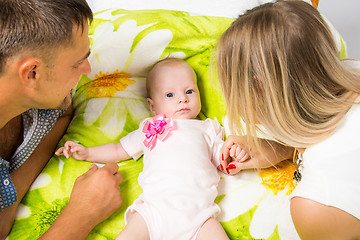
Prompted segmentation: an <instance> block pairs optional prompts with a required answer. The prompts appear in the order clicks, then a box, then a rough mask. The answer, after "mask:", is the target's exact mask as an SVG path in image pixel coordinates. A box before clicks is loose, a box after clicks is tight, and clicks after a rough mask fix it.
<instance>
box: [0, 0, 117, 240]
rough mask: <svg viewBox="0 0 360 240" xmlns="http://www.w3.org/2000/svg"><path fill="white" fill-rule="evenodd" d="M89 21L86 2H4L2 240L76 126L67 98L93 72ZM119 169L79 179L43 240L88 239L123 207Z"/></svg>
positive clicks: (93, 171)
mask: <svg viewBox="0 0 360 240" xmlns="http://www.w3.org/2000/svg"><path fill="white" fill-rule="evenodd" d="M88 20H89V21H91V20H92V12H91V10H90V8H89V6H88V5H87V3H86V1H85V0H1V1H0V156H1V158H0V223H1V224H0V239H4V238H5V237H6V236H7V234H8V233H9V231H10V230H11V226H12V224H13V221H14V218H15V212H16V208H17V206H18V205H19V203H20V201H21V199H22V198H23V197H24V195H25V193H26V192H27V191H28V189H29V187H30V185H31V184H32V182H33V181H34V180H35V178H36V177H37V176H38V174H39V173H40V172H41V170H42V169H43V167H44V166H45V165H46V163H47V162H48V160H49V158H50V157H51V156H52V154H53V151H54V149H55V147H56V144H57V142H58V141H59V139H60V138H61V137H62V135H63V133H64V132H65V130H66V127H67V125H68V124H69V122H70V120H71V117H72V109H71V96H70V91H71V89H72V88H73V87H74V86H75V85H76V83H77V81H78V79H79V77H80V75H82V74H88V73H89V72H90V70H91V69H90V65H89V62H88V60H87V57H88V56H89V54H90V51H89V47H90V42H89V39H88V23H87V22H88ZM41 109H51V110H41ZM55 109H60V110H55ZM64 109H67V111H66V112H65V110H64ZM64 112H65V113H64ZM117 170H118V166H117V165H116V164H108V165H106V166H104V167H103V168H101V169H98V168H97V167H96V166H95V165H93V166H92V167H91V168H90V170H89V171H88V172H86V173H85V174H84V175H82V176H80V177H79V178H78V179H77V180H76V181H75V184H74V188H73V191H72V193H71V196H70V200H69V203H68V205H67V206H66V207H65V209H64V210H63V212H62V213H61V214H60V215H59V217H58V219H57V220H56V221H55V222H54V224H53V225H52V226H51V227H50V228H49V230H48V231H47V232H46V233H45V234H44V235H43V236H42V237H41V239H72V238H76V239H84V238H85V237H86V236H87V235H88V233H89V232H90V231H91V230H92V228H93V227H94V226H95V225H96V224H98V223H99V222H101V221H103V220H104V219H106V218H107V217H109V216H110V215H111V214H112V213H113V212H114V211H115V210H116V209H117V208H118V207H119V206H120V205H121V203H122V199H121V195H120V190H119V183H120V181H121V175H120V174H119V173H117Z"/></svg>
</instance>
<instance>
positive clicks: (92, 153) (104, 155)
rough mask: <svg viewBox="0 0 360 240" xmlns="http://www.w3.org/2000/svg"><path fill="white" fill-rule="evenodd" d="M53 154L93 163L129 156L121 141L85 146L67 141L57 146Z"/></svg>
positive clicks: (115, 160) (118, 159)
mask: <svg viewBox="0 0 360 240" xmlns="http://www.w3.org/2000/svg"><path fill="white" fill-rule="evenodd" d="M55 154H56V155H64V156H65V157H66V158H69V157H73V158H75V159H77V160H87V161H89V162H95V163H108V162H119V161H122V160H126V159H129V158H130V156H129V155H128V154H127V152H126V151H125V149H124V148H123V147H122V145H121V143H108V144H104V145H100V146H96V147H88V148H86V147H84V146H82V145H81V144H78V143H75V142H72V141H67V142H66V143H65V144H64V147H61V148H59V149H58V150H57V151H56V152H55Z"/></svg>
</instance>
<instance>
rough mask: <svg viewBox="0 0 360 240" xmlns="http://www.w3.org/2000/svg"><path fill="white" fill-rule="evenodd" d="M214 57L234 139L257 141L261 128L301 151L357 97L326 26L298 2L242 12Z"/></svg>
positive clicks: (358, 80) (357, 83)
mask: <svg viewBox="0 0 360 240" xmlns="http://www.w3.org/2000/svg"><path fill="white" fill-rule="evenodd" d="M217 54H218V56H217V68H218V72H219V80H220V84H221V87H222V90H223V92H224V97H225V100H226V104H227V106H228V114H229V126H230V129H231V130H232V132H233V133H234V134H245V133H246V134H247V135H248V136H253V137H254V136H256V135H257V132H264V131H263V130H262V129H263V128H262V127H260V126H261V125H262V126H263V127H264V128H265V129H266V131H267V132H268V133H269V134H270V135H271V136H272V137H273V138H274V139H276V140H277V141H279V142H280V143H282V144H284V145H288V146H292V147H302V148H303V147H305V148H306V147H308V146H310V145H313V144H315V143H318V142H320V141H321V140H323V139H324V138H326V137H328V136H329V135H330V134H331V133H332V132H333V131H334V130H335V128H336V127H337V125H338V124H339V122H340V121H341V120H342V119H343V117H344V116H345V114H346V112H347V111H348V110H349V109H350V107H351V106H352V105H353V104H354V103H355V100H356V98H357V97H358V96H359V93H360V73H359V71H357V72H355V71H354V70H350V69H349V68H347V67H346V65H345V64H344V63H343V62H341V60H340V59H339V56H338V50H337V48H336V45H335V43H334V40H333V38H332V34H331V32H330V30H329V28H328V26H327V24H326V23H325V21H324V20H323V18H322V17H321V15H320V14H319V12H318V11H317V10H316V9H315V8H313V7H312V6H311V5H310V4H308V3H306V2H303V1H278V2H275V3H267V4H264V5H261V6H258V7H255V8H254V9H252V10H249V11H247V12H246V13H245V14H244V15H242V16H239V18H238V19H237V20H235V21H234V22H233V24H232V25H231V26H230V28H229V29H227V31H226V32H225V33H224V34H223V36H222V37H221V39H220V41H219V44H218V52H217ZM240 118H241V119H242V120H243V121H244V122H245V126H243V125H242V124H241V121H240ZM251 139H253V138H251ZM255 143H256V146H260V144H259V142H258V141H257V140H255Z"/></svg>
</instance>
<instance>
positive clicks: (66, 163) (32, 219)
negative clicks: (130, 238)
mask: <svg viewBox="0 0 360 240" xmlns="http://www.w3.org/2000/svg"><path fill="white" fill-rule="evenodd" d="M233 20H234V19H233V18H227V17H215V16H198V15H194V14H190V13H189V12H184V11H175V10H123V9H117V10H111V9H110V10H103V11H100V12H98V13H96V14H95V19H94V21H93V23H92V25H91V26H90V32H89V37H90V40H91V45H92V53H91V56H90V57H89V61H90V64H91V67H92V72H91V73H90V74H89V75H87V76H82V77H81V79H80V81H79V83H78V85H77V86H76V88H74V90H73V106H74V109H75V116H74V118H73V120H72V122H71V124H70V125H69V128H68V130H67V132H66V134H65V135H64V137H63V138H62V140H61V141H60V142H59V145H58V147H60V146H62V145H63V144H64V143H65V141H67V140H75V141H77V142H80V143H82V144H83V145H85V146H96V145H100V144H104V143H108V142H118V141H119V139H120V138H122V137H123V136H125V135H126V134H127V133H129V132H131V131H133V130H135V129H137V128H138V126H139V123H140V121H141V120H142V119H143V118H145V117H148V116H150V113H149V110H148V108H147V104H146V98H145V97H146V90H145V77H146V74H147V71H148V69H149V67H150V66H151V65H152V64H153V63H155V62H156V61H158V60H159V59H161V58H164V57H166V56H169V55H170V56H174V57H179V58H183V59H184V60H185V61H187V62H188V63H189V64H190V65H191V66H192V67H193V68H194V70H195V72H196V74H197V77H198V85H199V90H200V93H201V101H202V110H201V113H200V115H199V118H200V119H205V118H212V119H217V120H218V121H219V122H220V123H222V121H223V119H224V117H225V103H224V100H223V97H222V95H221V91H220V88H219V87H218V84H217V82H216V81H215V80H216V74H215V73H213V71H212V68H211V64H212V57H213V56H212V54H213V51H212V50H213V48H214V46H215V45H216V42H217V40H218V38H219V37H220V35H221V34H222V33H223V32H224V31H225V30H226V29H227V27H228V26H229V25H230V24H231V23H232V21H233ZM90 165H91V163H90V162H86V161H76V160H74V159H72V158H69V159H66V158H64V157H63V156H61V157H58V156H53V157H52V158H51V159H50V161H49V163H48V164H47V166H46V167H45V168H44V170H43V171H42V173H41V174H40V175H39V177H38V178H37V179H36V181H35V182H34V184H33V185H32V186H31V189H30V190H29V192H28V193H27V194H26V196H25V197H24V199H23V200H22V202H21V205H20V207H19V209H18V213H17V216H16V219H15V223H14V226H13V229H12V231H11V233H10V235H9V236H8V239H9V240H12V239H16V240H21V239H37V238H38V237H39V236H40V235H41V234H42V233H44V232H45V231H46V230H47V229H48V227H49V226H50V225H51V224H52V223H53V222H54V221H55V219H56V217H57V216H58V214H59V213H60V212H61V210H62V209H63V208H64V207H65V206H66V204H67V202H68V200H69V196H70V193H71V190H72V187H73V184H74V181H75V179H76V178H77V177H78V176H80V175H81V174H83V173H84V172H86V171H87V170H88V169H89V167H90ZM119 166H120V167H119V172H121V173H122V174H123V176H124V181H123V182H122V183H121V186H120V188H121V192H122V196H123V204H122V206H121V207H120V208H119V209H118V210H117V211H116V212H115V213H114V214H113V215H112V216H111V217H110V218H108V219H107V220H105V221H104V222H102V223H100V224H98V225H97V226H96V227H95V228H94V229H93V231H92V232H91V233H90V235H89V236H88V238H87V239H115V237H116V236H117V235H118V233H119V232H120V231H121V230H122V229H123V228H124V213H125V210H126V209H127V207H128V206H129V205H130V204H132V202H133V201H134V200H135V199H136V198H137V197H138V195H139V194H140V193H141V189H140V187H139V186H138V183H137V177H138V175H139V173H140V172H141V171H142V167H143V164H142V159H140V160H139V161H134V160H132V159H131V160H127V161H123V162H121V163H119ZM294 169H295V167H294V165H293V164H292V162H291V161H284V162H282V163H281V164H279V165H278V166H277V167H276V168H269V169H265V170H261V171H259V172H258V171H255V170H246V171H242V172H241V173H239V174H237V175H236V176H227V175H225V174H222V173H220V176H221V180H220V183H219V189H218V191H219V195H218V197H217V198H216V202H217V203H218V204H219V206H220V208H221V209H222V212H221V213H220V215H219V216H218V220H219V221H220V222H221V224H222V226H223V227H224V229H225V231H226V232H227V234H228V236H229V237H230V239H299V238H298V236H297V234H296V231H295V229H294V226H293V224H292V221H291V217H290V207H289V206H290V201H289V200H290V197H289V195H290V193H291V192H292V190H293V189H294V188H295V185H294V183H293V180H292V178H293V173H294Z"/></svg>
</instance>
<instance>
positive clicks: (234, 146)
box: [220, 135, 294, 175]
mask: <svg viewBox="0 0 360 240" xmlns="http://www.w3.org/2000/svg"><path fill="white" fill-rule="evenodd" d="M248 142H249V141H248V139H247V136H234V135H230V136H228V138H227V140H226V142H225V143H224V146H223V148H222V151H221V153H222V157H221V159H220V164H221V169H224V172H227V173H228V174H231V175H233V174H236V173H238V172H240V171H241V170H244V169H254V168H257V169H259V168H268V167H272V166H274V165H276V164H277V163H279V162H281V161H283V160H286V159H290V158H291V157H292V154H293V152H294V148H292V147H287V146H284V145H282V144H280V143H277V142H274V141H270V140H266V139H260V147H261V150H260V149H256V148H255V146H250V143H248Z"/></svg>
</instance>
